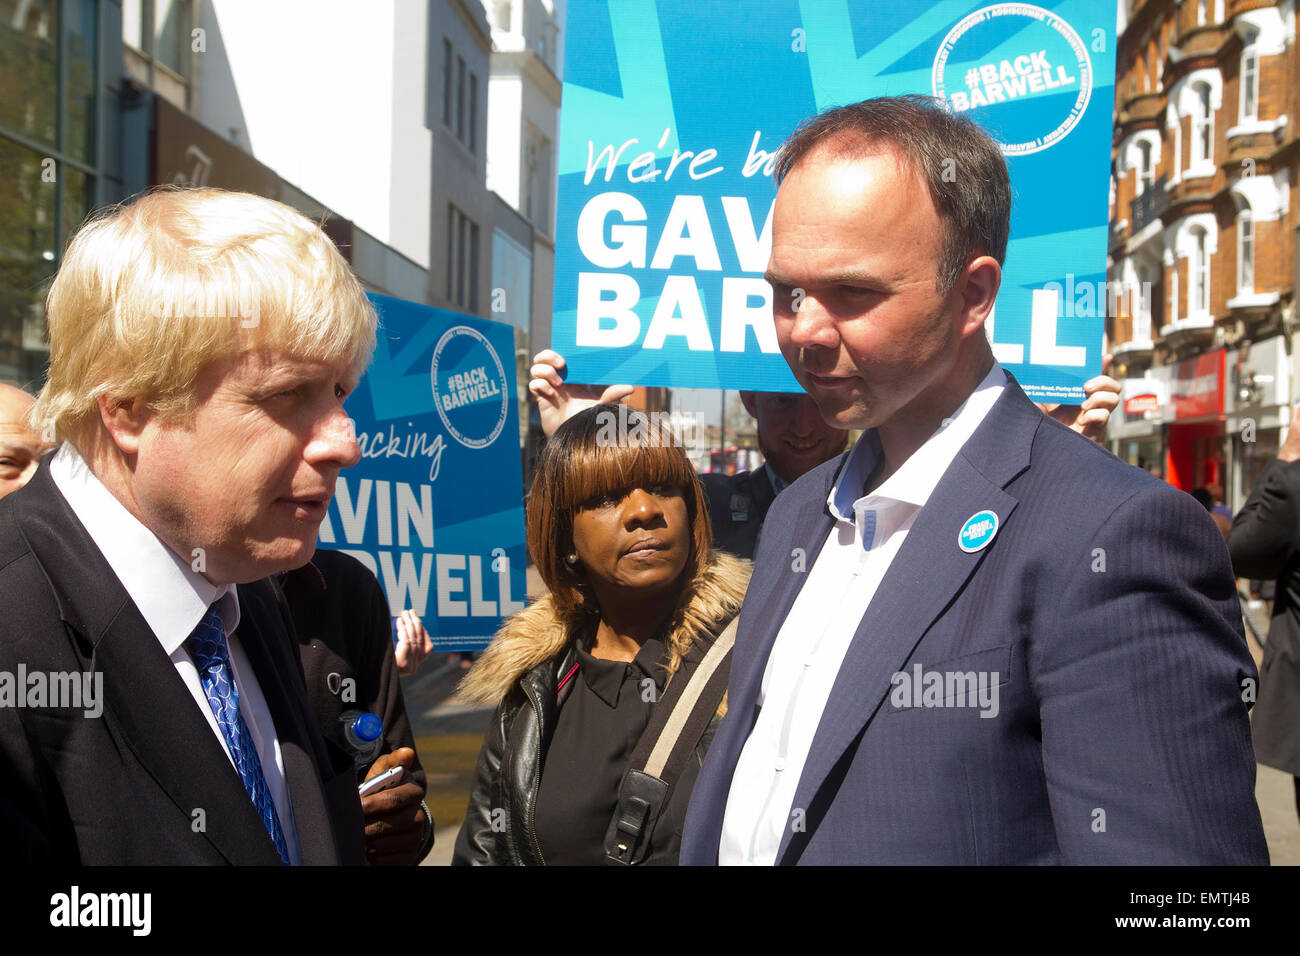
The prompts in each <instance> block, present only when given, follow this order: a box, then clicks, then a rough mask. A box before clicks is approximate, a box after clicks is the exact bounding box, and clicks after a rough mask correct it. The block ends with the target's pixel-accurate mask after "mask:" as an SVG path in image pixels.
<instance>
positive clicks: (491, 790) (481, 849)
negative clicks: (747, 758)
mask: <svg viewBox="0 0 1300 956" xmlns="http://www.w3.org/2000/svg"><path fill="white" fill-rule="evenodd" d="M697 653H700V652H698V651H693V652H692V653H691V654H690V655H688V660H689V659H691V658H693V657H695V656H696V654H697ZM575 660H576V654H575V653H574V650H573V648H572V646H570V647H568V648H567V649H566V650H565V651H564V652H563V653H562V654H560V655H559V656H558V657H555V658H552V659H551V660H549V661H545V662H543V663H541V664H539V665H537V666H536V667H534V668H533V669H532V670H530V671H528V672H527V673H525V674H524V675H523V676H522V677H521V678H520V679H519V683H518V685H517V686H516V687H515V689H514V690H513V691H511V693H510V694H509V695H507V697H506V698H505V700H504V701H502V703H501V705H500V706H499V707H498V708H497V711H496V713H495V714H494V715H493V717H492V726H491V727H490V728H489V729H488V732H487V736H486V737H485V738H484V741H483V749H482V750H481V751H480V752H479V757H478V770H477V779H476V782H475V786H474V791H473V792H472V793H471V794H470V799H469V811H468V813H467V814H466V817H465V823H464V824H463V825H462V826H461V828H460V834H459V835H458V836H457V837H456V852H455V854H454V856H453V857H452V864H453V865H457V866H470V865H472V866H492V865H507V866H508V865H513V866H539V865H544V864H545V862H546V861H545V859H544V858H543V855H542V848H541V846H539V845H538V842H537V834H536V831H535V830H534V811H535V810H536V807H537V791H538V788H539V787H540V786H541V781H542V760H543V755H544V754H545V753H546V748H547V747H548V746H549V744H550V740H551V734H552V733H553V732H554V730H555V720H556V716H557V714H558V713H559V701H558V700H557V698H556V691H555V686H556V684H557V683H558V682H559V675H560V674H565V673H567V672H568V670H569V668H571V667H572V666H573V663H574V661H575ZM565 690H566V692H567V690H568V688H567V687H566V688H565ZM721 722H722V718H721V717H719V716H715V717H714V718H713V720H712V721H710V722H709V726H708V728H707V729H706V730H705V732H704V736H703V737H701V738H700V743H699V745H698V746H697V747H696V748H695V756H696V758H697V759H696V761H693V762H692V763H691V765H690V766H688V768H687V770H686V772H685V773H683V774H682V777H681V779H680V780H679V781H678V784H677V786H676V787H675V788H674V790H673V793H672V796H671V798H670V799H669V801H668V806H667V807H665V808H664V809H663V810H662V811H661V816H660V819H659V822H658V824H657V825H656V832H662V831H661V830H660V829H659V828H660V827H665V826H671V827H673V828H674V830H673V832H674V839H673V840H672V841H671V848H670V850H669V851H668V852H664V853H653V854H651V856H650V857H649V858H648V859H647V860H646V863H647V864H650V865H655V864H667V865H675V864H676V863H677V853H678V850H679V848H680V846H681V831H682V826H683V824H684V823H685V822H686V806H687V804H688V802H689V801H690V795H691V789H692V787H694V785H695V777H696V775H697V774H698V772H699V768H700V765H701V764H702V763H703V761H704V754H705V752H706V751H707V750H708V748H709V744H710V743H711V742H712V740H713V735H714V734H715V733H716V732H717V729H718V725H719V724H720V723H721Z"/></svg>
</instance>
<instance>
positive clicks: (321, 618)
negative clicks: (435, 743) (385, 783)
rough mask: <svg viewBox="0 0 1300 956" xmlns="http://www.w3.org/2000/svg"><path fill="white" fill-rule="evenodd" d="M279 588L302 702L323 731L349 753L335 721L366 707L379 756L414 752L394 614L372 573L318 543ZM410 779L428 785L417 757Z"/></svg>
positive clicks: (341, 732)
mask: <svg viewBox="0 0 1300 956" xmlns="http://www.w3.org/2000/svg"><path fill="white" fill-rule="evenodd" d="M281 585H282V587H283V589H284V596H285V597H286V598H287V599H288V602H289V610H290V612H291V613H292V615H293V622H294V628H295V630H296V631H297V635H298V654H299V659H300V660H301V661H302V670H303V676H304V678H305V679H306V683H307V699H308V700H309V701H310V702H311V708H312V711H313V712H314V713H315V715H316V723H317V726H318V727H320V730H321V733H322V734H324V736H325V737H326V738H327V739H330V740H332V741H333V742H334V743H336V744H337V745H338V746H339V748H340V749H343V750H346V749H347V743H346V742H345V741H344V739H343V725H342V723H341V722H340V721H339V718H340V717H342V716H343V714H344V712H346V711H349V710H368V711H370V712H371V713H373V714H376V715H377V716H378V717H379V719H380V720H382V721H383V722H384V737H383V746H382V747H381V748H380V750H379V752H380V753H381V754H386V753H391V752H392V751H394V750H396V749H397V748H398V747H410V748H411V749H412V750H414V749H415V735H414V734H413V733H412V732H411V721H410V720H409V719H408V718H407V716H406V703H405V701H404V700H403V698H402V683H401V676H400V675H399V674H398V672H397V659H396V657H395V656H394V654H393V637H392V633H393V619H392V617H391V616H390V614H389V610H388V598H387V597H385V596H384V589H383V588H382V587H380V585H379V582H378V581H377V580H376V579H375V576H374V575H373V574H371V573H370V570H369V569H368V568H367V567H366V566H365V565H364V564H362V563H361V562H360V561H358V560H357V559H356V558H354V557H352V556H351V555H349V554H344V553H343V552H342V551H330V550H327V549H325V548H317V549H316V555H315V557H313V558H312V559H311V561H310V562H309V563H308V564H304V565H303V566H302V567H301V568H298V569H297V570H295V571H290V572H289V573H288V574H286V575H285V576H284V577H283V579H282V580H281ZM345 681H351V682H352V688H353V689H354V690H355V693H353V694H348V693H347V692H346V689H345V688H344V686H343V685H344V682H345ZM345 698H350V699H345ZM363 774H364V771H363ZM410 779H412V780H414V781H415V782H416V783H418V784H419V785H420V789H421V790H423V789H425V774H424V768H423V767H421V766H420V758H419V757H418V756H417V757H416V759H415V763H414V764H413V765H412V768H411V772H410Z"/></svg>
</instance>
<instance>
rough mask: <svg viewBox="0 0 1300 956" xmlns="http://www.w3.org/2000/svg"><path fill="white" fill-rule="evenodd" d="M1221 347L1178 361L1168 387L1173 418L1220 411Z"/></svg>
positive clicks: (1214, 413)
mask: <svg viewBox="0 0 1300 956" xmlns="http://www.w3.org/2000/svg"><path fill="white" fill-rule="evenodd" d="M1226 354H1227V353H1226V351H1225V350H1224V349H1216V350H1215V351H1213V352H1206V353H1205V354H1204V355H1198V356H1197V357H1196V358H1194V359H1188V360H1187V361H1185V362H1179V363H1178V367H1177V369H1176V371H1175V372H1174V380H1173V382H1172V383H1170V386H1169V400H1170V401H1169V404H1170V406H1171V407H1172V409H1173V418H1174V419H1175V420H1177V419H1183V418H1201V417H1204V416H1206V415H1221V414H1223V382H1224V357H1225V355H1226Z"/></svg>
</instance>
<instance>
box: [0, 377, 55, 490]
mask: <svg viewBox="0 0 1300 956" xmlns="http://www.w3.org/2000/svg"><path fill="white" fill-rule="evenodd" d="M33 401H34V400H33V398H32V397H31V396H30V395H28V394H27V393H26V392H24V391H23V390H22V389H21V388H16V387H15V386H13V385H6V384H0V498H3V497H4V496H5V495H7V494H9V492H11V491H17V490H18V489H19V488H21V487H22V486H23V485H25V484H27V482H28V481H30V480H31V477H32V475H34V474H36V466H37V465H38V464H39V463H40V460H41V455H43V454H45V452H47V451H49V448H50V446H49V445H48V444H46V443H45V442H43V441H41V436H40V435H38V434H36V432H34V431H32V426H31V425H30V424H29V423H28V420H27V415H28V413H29V412H30V411H31V409H32V402H33Z"/></svg>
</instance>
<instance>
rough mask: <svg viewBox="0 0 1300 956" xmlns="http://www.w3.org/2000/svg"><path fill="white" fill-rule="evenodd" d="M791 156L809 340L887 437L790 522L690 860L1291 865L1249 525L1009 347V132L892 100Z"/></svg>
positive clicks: (872, 436) (777, 217) (865, 442)
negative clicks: (1106, 435)
mask: <svg viewBox="0 0 1300 956" xmlns="http://www.w3.org/2000/svg"><path fill="white" fill-rule="evenodd" d="M952 163H955V170H956V177H955V179H953V177H944V176H943V175H942V172H943V170H944V169H946V168H953V166H952V165H951V164H952ZM776 174H777V179H778V182H779V183H780V189H779V192H778V196H777V202H776V207H775V211H774V213H773V247H772V257H771V261H770V264H769V268H768V279H769V281H770V282H771V284H772V287H773V300H774V316H775V322H776V329H777V336H778V339H779V340H780V343H781V348H782V351H783V353H784V355H785V357H786V360H787V361H788V362H789V364H790V367H791V369H792V370H793V371H794V373H795V376H796V377H797V378H798V379H799V382H800V384H802V385H803V387H804V388H805V389H806V390H807V391H808V393H809V394H810V395H811V396H812V398H813V399H814V401H816V403H817V405H818V407H819V409H820V410H821V413H822V415H823V417H824V418H825V419H826V421H827V422H828V423H829V424H831V425H834V426H836V427H840V428H862V429H865V431H864V433H863V435H862V438H861V439H860V440H859V441H858V442H857V443H856V444H855V445H854V446H853V448H852V449H851V450H850V451H849V452H847V453H845V454H844V455H842V456H840V457H839V458H837V459H835V460H832V461H830V462H827V463H826V464H824V465H822V466H820V467H818V468H816V469H814V470H813V471H812V472H810V473H808V474H807V475H805V476H804V477H802V478H800V479H799V480H798V481H796V482H795V483H794V484H793V485H791V486H790V488H788V489H787V490H786V491H785V492H784V493H783V494H782V495H781V496H780V497H779V498H778V499H777V500H776V501H775V503H774V504H773V506H772V509H771V511H770V512H769V515H768V518H767V523H766V525H765V526H764V530H763V537H762V540H761V542H760V544H759V549H758V553H757V556H756V562H757V563H756V568H755V571H754V576H753V580H752V581H751V584H750V588H749V596H748V597H747V598H746V601H745V605H744V609H743V611H742V613H741V620H740V630H739V633H738V636H737V640H736V649H735V655H734V659H733V664H732V671H731V682H730V688H729V710H728V717H727V719H726V720H725V721H724V723H723V726H722V728H721V730H720V731H719V733H718V736H717V738H716V739H715V741H714V743H713V746H712V748H711V749H710V751H709V754H708V757H707V759H706V761H705V764H704V767H703V769H702V771H701V773H700V776H699V780H698V782H697V784H696V787H695V791H694V794H693V797H692V801H691V808H690V814H689V816H688V819H687V823H686V830H685V835H684V839H683V845H682V857H681V859H682V862H683V863H694V864H710V863H715V862H721V863H724V864H730V863H750V864H772V863H781V864H792V863H956V864H973V863H987V864H1020V863H1144V864H1152V863H1209V864H1232V863H1236V864H1263V863H1267V861H1268V854H1267V849H1266V847H1265V843H1264V836H1263V830H1262V826H1261V824H1260V817H1259V811H1258V808H1257V807H1256V805H1255V799H1254V755H1253V752H1252V749H1251V743H1250V727H1249V722H1248V715H1247V704H1246V703H1245V702H1244V699H1245V698H1249V697H1250V695H1249V693H1248V692H1247V691H1248V688H1249V687H1250V686H1253V685H1252V684H1251V683H1250V682H1252V681H1253V679H1254V678H1255V669H1254V666H1253V664H1252V662H1251V659H1250V657H1249V655H1248V654H1247V651H1246V645H1245V639H1244V636H1243V634H1242V630H1241V617H1240V613H1239V611H1238V609H1237V604H1236V595H1235V588H1234V582H1233V578H1232V572H1231V570H1230V567H1229V563H1228V555H1227V551H1226V549H1225V547H1224V544H1223V540H1222V538H1221V536H1220V535H1219V534H1218V532H1217V530H1216V529H1215V527H1214V525H1213V524H1212V523H1211V522H1210V520H1209V517H1208V516H1207V515H1206V514H1205V512H1204V510H1203V509H1201V508H1200V507H1199V506H1198V505H1197V504H1196V502H1195V501H1194V500H1193V499H1192V498H1191V497H1190V496H1187V495H1185V494H1183V493H1182V492H1180V491H1177V490H1176V489H1174V488H1171V487H1170V486H1168V485H1165V484H1163V483H1162V482H1160V481H1158V480H1156V479H1154V478H1152V477H1151V476H1150V475H1148V474H1146V473H1145V472H1142V471H1140V470H1138V469H1136V468H1132V467H1130V466H1128V465H1126V464H1124V463H1122V462H1120V461H1118V460H1117V459H1115V458H1114V457H1113V456H1111V455H1109V454H1108V453H1107V452H1106V451H1104V450H1103V449H1101V448H1099V447H1098V446H1096V445H1094V444H1092V443H1091V442H1088V441H1086V440H1085V439H1083V438H1081V437H1080V436H1078V435H1076V434H1074V433H1073V432H1071V431H1069V430H1068V429H1066V428H1064V427H1063V426H1060V425H1058V424H1057V423H1056V422H1054V421H1052V420H1051V419H1049V418H1047V417H1045V416H1044V415H1042V414H1041V413H1040V412H1039V410H1038V409H1037V408H1036V407H1035V406H1034V405H1033V404H1032V403H1031V402H1030V401H1029V400H1028V398H1027V397H1026V396H1025V395H1024V393H1023V392H1022V391H1021V389H1020V387H1019V386H1018V385H1017V384H1016V382H1015V380H1014V379H1013V378H1011V377H1010V376H1009V375H1007V374H1006V373H1005V372H1004V371H1003V370H1002V369H1001V368H1000V367H999V366H998V365H997V363H996V362H995V361H994V360H993V356H992V354H991V350H990V347H989V344H988V341H987V338H986V336H985V333H984V322H985V320H986V319H987V318H988V316H989V314H990V312H991V310H992V308H993V303H994V299H995V298H996V295H997V291H998V287H999V284H1000V282H1001V266H1002V262H1003V260H1004V257H1005V253H1006V244H1007V234H1008V231H1009V222H1010V205H1011V199H1010V186H1009V183H1008V179H1007V171H1006V165H1005V162H1004V161H1003V159H1002V156H1001V154H1000V152H999V151H998V148H997V146H996V145H995V144H994V143H993V142H992V141H991V140H990V139H989V138H988V137H987V135H985V134H984V133H983V132H981V131H980V130H979V129H978V127H976V126H975V125H974V124H973V123H971V122H969V121H968V120H964V119H962V118H960V117H957V116H953V115H951V114H948V113H946V112H944V111H943V110H942V109H941V108H940V107H938V106H936V105H935V104H934V103H933V102H932V101H929V100H928V99H925V98H921V97H902V98H897V99H878V100H868V101H865V102H863V103H859V104H855V105H853V106H849V107H842V108H840V109H838V110H834V111H830V112H828V113H824V114H822V115H821V116H819V117H816V118H814V119H813V120H812V121H810V122H809V123H808V124H805V126H804V127H801V129H800V130H799V131H798V132H796V134H795V135H794V137H792V139H791V141H790V142H788V143H787V144H786V146H785V147H784V148H783V150H782V153H781V156H780V157H779V159H778V162H777V173H776Z"/></svg>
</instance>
